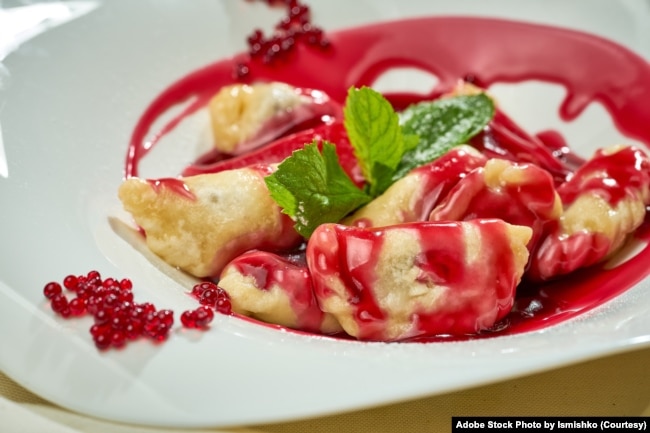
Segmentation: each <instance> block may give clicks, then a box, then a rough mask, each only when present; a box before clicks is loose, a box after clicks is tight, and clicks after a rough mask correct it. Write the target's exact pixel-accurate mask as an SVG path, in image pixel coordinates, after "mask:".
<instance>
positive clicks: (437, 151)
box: [392, 93, 494, 181]
mask: <svg viewBox="0 0 650 433" xmlns="http://www.w3.org/2000/svg"><path fill="white" fill-rule="evenodd" d="M493 117H494V103H493V101H492V99H490V97H489V96H487V95H486V94H485V93H479V94H476V95H459V96H454V97H450V98H443V99H437V100H435V101H427V102H421V103H418V104H414V105H412V106H410V107H408V108H407V109H406V110H404V111H403V112H402V113H401V115H400V120H401V124H402V130H403V131H404V133H405V134H415V135H417V136H418V137H419V138H420V142H419V143H418V145H417V147H416V148H414V149H411V150H409V151H408V152H407V153H406V154H404V157H403V158H402V161H401V162H400V164H399V166H398V167H397V170H396V172H395V174H394V176H393V179H392V181H396V180H398V179H399V178H401V177H403V176H404V175H405V174H406V173H408V172H409V171H411V170H412V169H414V168H416V167H419V166H420V165H423V164H426V163H428V162H431V161H433V160H434V159H436V158H438V157H440V156H441V155H443V154H445V153H446V152H447V151H449V150H450V149H451V148H452V147H454V146H458V145H460V144H465V143H467V141H468V140H469V139H470V138H472V137H473V136H474V135H476V134H478V133H479V132H480V131H481V130H482V129H483V128H484V127H485V126H486V125H487V124H488V123H489V122H490V120H492V118H493Z"/></svg>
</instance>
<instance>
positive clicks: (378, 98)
mask: <svg viewBox="0 0 650 433" xmlns="http://www.w3.org/2000/svg"><path fill="white" fill-rule="evenodd" d="M343 115H344V125H345V130H346V132H347V133H348V137H349V138H350V144H352V148H353V149H354V153H355V156H356V157H357V159H358V161H359V165H360V167H361V172H362V173H363V176H364V177H365V178H366V181H367V191H368V194H370V195H371V196H373V197H376V196H378V195H380V194H381V193H382V192H384V191H385V190H386V189H387V188H388V187H389V186H390V185H391V184H392V183H393V175H394V173H395V170H396V168H397V167H398V165H399V163H400V161H401V160H402V156H403V155H404V153H406V152H407V151H409V150H411V149H413V148H414V147H415V146H416V145H417V144H418V139H417V137H416V136H415V135H409V134H404V133H403V132H402V128H401V127H400V125H399V117H398V116H397V113H395V111H394V110H393V107H392V106H391V105H390V102H388V101H387V100H386V98H384V97H383V96H382V95H381V94H380V93H379V92H377V91H375V90H373V89H371V88H369V87H361V88H359V89H355V88H350V90H349V91H348V96H347V99H346V101H345V107H344V109H343Z"/></svg>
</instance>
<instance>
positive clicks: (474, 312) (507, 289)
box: [307, 219, 518, 340]
mask: <svg viewBox="0 0 650 433" xmlns="http://www.w3.org/2000/svg"><path fill="white" fill-rule="evenodd" d="M463 225H467V226H472V227H473V229H474V230H475V231H476V235H477V236H479V237H480V239H481V247H480V251H478V252H476V256H477V260H474V261H472V262H468V261H467V260H466V257H467V254H468V252H467V248H466V245H467V244H466V242H467V241H466V239H465V233H466V232H465V229H464V227H463ZM505 227H506V224H505V223H503V221H500V220H494V219H493V220H474V221H471V222H465V223H460V222H417V223H409V224H400V225H394V226H389V227H381V228H370V229H364V228H358V227H346V226H342V225H338V224H324V225H322V226H320V227H318V228H317V229H316V231H314V234H313V236H312V237H311V238H310V241H309V243H308V244H307V264H308V266H309V269H310V270H311V273H312V279H313V284H314V292H315V293H316V297H317V298H318V300H319V302H320V303H321V305H324V304H326V303H327V302H328V300H329V299H330V298H332V297H337V298H339V299H342V300H343V302H345V301H347V302H349V307H350V308H351V309H352V311H351V314H352V316H353V319H354V322H355V323H356V328H357V329H358V330H357V335H356V337H357V338H359V339H364V340H366V339H369V340H385V339H392V338H395V337H397V338H404V337H407V336H414V335H441V334H452V335H458V334H466V333H473V332H476V331H479V330H482V329H486V328H488V327H491V326H492V325H494V324H495V322H496V321H497V320H499V319H501V318H502V317H504V316H505V315H506V314H507V313H508V312H509V311H510V308H511V307H512V305H513V301H514V294H515V288H516V285H517V283H518V281H516V280H515V277H516V269H515V262H514V257H513V252H512V250H511V248H510V241H509V238H508V237H507V235H506V232H505ZM398 231H399V232H402V233H409V236H413V237H414V238H415V239H417V243H418V253H417V254H416V255H415V256H413V257H405V256H404V254H405V253H404V252H401V251H400V248H404V246H403V245H399V244H395V243H394V242H391V241H390V240H389V239H391V238H390V237H389V236H390V233H391V232H393V233H395V232H398ZM387 250H388V251H395V253H388V252H387ZM385 254H391V256H392V257H394V258H397V257H402V259H403V260H397V259H396V260H397V261H398V262H400V264H401V266H404V265H405V263H403V261H410V260H412V261H413V265H412V266H413V267H414V268H417V269H418V272H419V274H418V275H417V277H416V278H415V280H416V281H417V282H418V283H421V284H423V285H425V286H427V287H429V288H432V287H434V286H441V287H445V289H444V292H442V293H440V294H439V295H438V298H437V300H436V302H435V304H434V305H433V306H431V307H426V308H425V307H424V306H422V305H420V302H421V300H420V298H419V297H417V296H413V297H411V296H410V295H409V296H407V297H408V298H409V299H408V301H407V302H408V303H409V305H410V307H411V311H410V315H409V317H407V318H405V319H403V320H406V323H408V324H409V325H410V329H409V330H408V331H404V330H400V331H399V333H398V334H397V336H394V335H393V332H395V331H396V330H397V327H395V325H394V324H392V323H391V317H392V316H391V315H393V314H396V311H392V310H391V307H390V306H389V304H391V302H394V301H391V300H390V299H389V298H390V297H387V298H385V299H383V300H382V299H378V297H377V296H378V292H377V287H378V284H381V285H385V284H387V281H388V280H386V277H385V276H383V274H384V269H382V265H383V264H382V263H381V262H380V257H381V256H383V255H385ZM406 254H408V253H406ZM408 274H409V273H405V275H408ZM392 278H393V276H392V275H391V276H390V279H392ZM405 278H408V277H405ZM403 283H405V284H409V283H410V282H409V281H407V280H406V279H405V280H404V281H403ZM339 286H343V287H344V293H337V290H338V289H337V288H338V287H339ZM391 290H395V291H398V292H404V291H408V289H407V288H405V287H394V288H392V289H391ZM430 290H433V289H430ZM402 308H404V306H403V305H400V309H402ZM393 327H395V329H392V328H393ZM348 331H349V330H348Z"/></svg>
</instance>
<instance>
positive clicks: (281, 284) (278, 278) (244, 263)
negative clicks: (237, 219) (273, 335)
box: [224, 251, 325, 332]
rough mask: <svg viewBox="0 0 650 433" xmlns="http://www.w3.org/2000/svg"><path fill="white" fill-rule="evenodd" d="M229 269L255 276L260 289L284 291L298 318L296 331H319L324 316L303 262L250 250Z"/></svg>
mask: <svg viewBox="0 0 650 433" xmlns="http://www.w3.org/2000/svg"><path fill="white" fill-rule="evenodd" d="M228 267H234V268H235V269H236V270H237V272H238V273H239V274H241V275H243V276H250V277H253V279H254V281H255V287H256V288H258V289H259V290H270V289H272V288H273V287H277V288H278V289H280V290H282V291H283V292H284V294H285V296H286V297H287V298H288V299H289V303H290V305H291V309H292V310H293V312H294V314H295V316H296V322H297V323H296V324H297V328H298V329H300V330H303V331H312V332H319V330H320V329H321V324H322V322H323V318H324V316H325V315H324V313H323V312H322V311H321V310H320V308H319V307H318V303H317V302H316V298H315V297H314V291H313V288H312V280H311V275H310V273H309V269H308V268H307V266H306V264H305V263H304V261H303V260H300V259H298V260H291V258H290V257H283V256H280V255H277V254H273V253H268V252H264V251H251V252H248V253H245V254H242V255H241V256H239V257H237V258H236V259H234V260H233V261H232V262H230V264H229V265H228ZM224 272H228V270H227V269H226V270H225V271H224Z"/></svg>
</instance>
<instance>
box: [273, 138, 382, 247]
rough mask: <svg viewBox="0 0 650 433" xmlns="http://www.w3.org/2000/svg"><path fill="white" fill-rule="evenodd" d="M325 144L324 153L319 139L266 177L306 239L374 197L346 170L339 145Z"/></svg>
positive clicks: (296, 152)
mask: <svg viewBox="0 0 650 433" xmlns="http://www.w3.org/2000/svg"><path fill="white" fill-rule="evenodd" d="M322 147H323V149H322V153H321V152H319V150H318V145H317V143H316V142H312V143H311V144H307V145H306V146H305V147H304V148H303V149H301V150H297V151H295V152H293V154H292V155H291V156H290V157H289V158H286V159H285V160H284V161H283V162H282V163H281V164H280V165H279V166H278V169H277V170H276V171H275V172H274V173H273V174H271V175H269V176H267V177H266V178H265V179H264V180H265V182H266V185H267V187H268V189H269V191H270V193H271V197H272V198H273V199H274V200H275V201H276V203H278V205H279V206H280V207H281V208H282V209H283V212H284V213H286V214H287V215H289V216H290V217H291V218H292V219H293V220H294V221H295V228H296V231H297V232H298V233H300V234H301V235H302V236H303V237H305V238H309V236H311V234H312V232H313V231H314V230H315V229H316V227H318V226H319V225H321V224H323V223H327V222H336V221H339V220H341V219H342V218H343V217H344V216H346V215H347V214H348V213H350V212H352V211H353V210H355V209H356V208H358V207H359V206H362V205H364V204H366V203H367V202H369V201H370V200H371V199H372V197H370V196H369V195H367V194H366V193H365V192H363V191H361V190H360V189H359V188H357V186H356V185H355V184H354V182H352V180H351V179H350V178H349V177H348V175H347V174H346V173H345V171H344V170H343V168H342V167H341V164H340V163H339V159H338V155H337V154H336V147H335V146H334V145H333V144H332V143H329V142H327V141H324V142H323V144H322Z"/></svg>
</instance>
